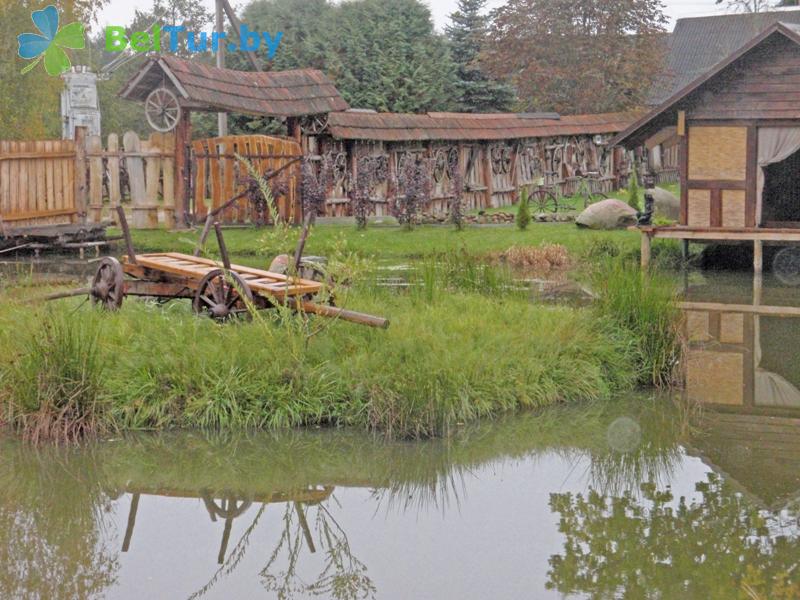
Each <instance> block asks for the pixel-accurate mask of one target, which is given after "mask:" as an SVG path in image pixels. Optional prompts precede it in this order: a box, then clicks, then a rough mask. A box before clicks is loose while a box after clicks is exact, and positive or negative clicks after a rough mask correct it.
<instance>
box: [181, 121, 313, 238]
mask: <svg viewBox="0 0 800 600" xmlns="http://www.w3.org/2000/svg"><path fill="white" fill-rule="evenodd" d="M238 157H241V158H244V159H247V161H248V162H249V163H250V164H251V165H252V166H253V167H254V169H255V170H256V172H258V173H259V174H261V175H264V174H269V173H270V172H273V173H274V172H276V171H278V170H279V169H280V175H279V176H278V177H276V178H275V179H274V180H271V181H270V184H271V185H270V188H271V189H272V191H273V194H274V195H275V204H276V208H277V211H278V214H279V216H280V218H281V219H283V220H286V221H289V222H291V223H300V222H302V219H303V209H302V203H301V201H300V194H299V193H298V187H299V183H300V172H301V166H300V161H299V159H300V158H302V152H301V149H300V144H298V143H297V142H295V141H294V140H291V139H288V138H279V137H270V136H266V135H230V136H225V137H215V138H207V139H203V140H195V141H194V142H192V192H191V198H192V209H191V210H192V212H193V214H194V218H195V221H196V222H199V221H202V220H203V219H205V217H206V214H207V213H208V211H210V210H214V209H215V208H219V207H220V206H222V205H224V204H225V203H226V202H228V200H230V199H231V198H233V197H234V196H236V195H237V194H239V193H240V192H241V191H242V190H244V189H245V187H246V183H247V180H248V179H249V178H250V173H249V172H248V169H247V167H246V165H245V164H243V162H242V161H241V160H239V158H238ZM220 217H221V218H220V221H221V222H222V223H228V224H234V223H237V224H238V223H249V222H254V221H256V220H257V219H258V218H259V217H260V215H258V214H256V212H255V211H254V207H253V206H251V205H250V203H249V202H247V201H246V200H243V201H241V202H238V203H237V204H236V205H235V206H232V207H231V208H229V209H226V210H224V211H223V212H222V213H221V215H220ZM263 218H265V219H266V221H267V222H269V221H270V215H269V211H267V212H266V214H264V215H263Z"/></svg>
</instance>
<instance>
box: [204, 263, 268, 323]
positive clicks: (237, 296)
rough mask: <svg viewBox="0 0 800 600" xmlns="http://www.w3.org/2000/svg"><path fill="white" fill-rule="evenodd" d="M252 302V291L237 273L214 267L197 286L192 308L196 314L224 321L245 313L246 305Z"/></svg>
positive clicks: (247, 309)
mask: <svg viewBox="0 0 800 600" xmlns="http://www.w3.org/2000/svg"><path fill="white" fill-rule="evenodd" d="M252 302H253V292H252V291H250V286H249V285H247V282H246V281H245V280H244V279H242V278H241V276H240V275H239V274H238V273H235V272H234V271H229V272H228V273H225V271H223V270H222V269H214V270H213V271H209V272H208V273H207V274H206V276H205V277H203V279H202V280H201V281H200V285H198V286H197V291H196V292H195V294H194V300H193V301H192V308H193V309H194V312H196V313H197V314H198V315H206V316H209V317H211V318H212V319H214V320H215V321H225V320H227V319H230V318H231V317H236V316H240V315H245V314H247V313H248V312H249V308H248V306H247V305H248V304H249V303H252Z"/></svg>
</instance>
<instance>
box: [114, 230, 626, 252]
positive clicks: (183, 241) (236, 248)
mask: <svg viewBox="0 0 800 600" xmlns="http://www.w3.org/2000/svg"><path fill="white" fill-rule="evenodd" d="M267 231H268V230H265V229H257V228H249V227H248V228H231V229H226V230H225V243H226V245H227V247H228V250H229V252H230V253H231V255H232V256H234V257H236V256H243V257H248V256H249V257H252V256H264V257H265V260H267V259H268V258H272V257H273V256H275V255H276V254H278V253H280V252H284V251H285V249H283V248H280V247H279V246H278V245H276V244H275V243H274V242H272V239H271V237H270V236H269V235H268V233H267ZM112 234H113V232H112ZM199 235H200V232H199V230H184V231H168V230H165V229H157V230H136V231H134V232H133V242H134V246H135V249H136V251H137V252H139V253H144V252H162V251H173V252H184V253H191V251H192V250H193V249H194V244H195V243H196V240H197V239H198V237H199ZM343 242H344V243H345V244H346V247H347V250H348V251H350V252H354V253H356V254H358V255H360V256H363V257H375V258H380V259H410V258H421V257H424V256H429V255H433V254H440V253H445V252H452V251H456V250H462V249H466V250H468V251H469V252H471V253H473V254H488V253H492V252H503V251H505V250H507V249H508V248H510V247H511V246H515V245H517V246H538V245H540V244H542V243H558V244H562V245H563V246H565V247H566V248H567V250H569V251H570V253H572V254H574V255H576V256H578V255H581V254H583V253H584V252H585V251H587V250H588V249H589V248H590V247H592V246H594V245H596V244H598V243H609V242H613V243H614V244H617V245H618V246H620V247H621V248H623V249H624V250H625V251H630V252H634V251H636V250H637V249H638V248H639V242H640V239H639V234H638V233H637V232H635V231H627V230H623V231H591V230H587V229H580V228H578V227H576V226H575V225H574V224H572V223H536V224H533V225H531V227H529V228H528V230H526V231H520V230H519V229H517V228H516V227H514V226H513V225H509V226H497V227H493V226H470V227H465V228H464V230H462V231H456V230H455V229H453V228H451V227H444V226H436V225H422V226H419V227H416V228H415V229H414V230H413V231H406V230H404V229H402V228H400V227H397V226H385V225H384V226H380V225H371V226H370V227H368V228H367V229H366V230H365V231H357V230H356V228H355V226H347V225H318V226H316V227H314V228H313V230H312V233H311V236H310V237H309V239H308V243H307V244H306V254H314V255H323V256H326V255H330V254H332V253H334V252H335V251H336V250H337V249H338V248H339V247H340V246H341V245H342V244H343ZM208 247H209V248H210V249H214V250H215V249H216V241H215V240H214V239H213V236H212V239H211V240H210V241H209V242H208Z"/></svg>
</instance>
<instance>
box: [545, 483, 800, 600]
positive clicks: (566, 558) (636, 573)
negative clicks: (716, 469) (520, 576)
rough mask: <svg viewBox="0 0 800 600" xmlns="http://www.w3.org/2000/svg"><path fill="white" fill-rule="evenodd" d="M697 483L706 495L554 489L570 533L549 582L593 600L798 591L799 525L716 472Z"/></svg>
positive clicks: (707, 598)
mask: <svg viewBox="0 0 800 600" xmlns="http://www.w3.org/2000/svg"><path fill="white" fill-rule="evenodd" d="M707 477H708V479H707V481H704V482H700V483H698V484H696V490H697V492H698V493H700V494H701V496H702V500H700V501H694V502H690V501H687V500H686V499H685V498H680V499H678V500H677V503H676V501H675V498H674V496H673V494H672V492H671V491H670V490H669V489H668V488H662V489H659V487H658V486H656V485H654V484H644V485H641V487H640V492H641V495H640V496H639V497H636V496H634V494H633V493H631V492H629V491H627V492H624V493H622V494H621V495H616V496H615V495H604V494H602V493H599V492H597V491H595V490H593V489H591V490H590V491H589V492H588V493H587V494H585V495H584V494H570V493H565V494H552V495H551V496H550V508H551V510H552V511H553V512H554V513H558V514H559V515H560V521H559V531H560V532H561V533H562V534H563V535H564V536H565V538H566V541H565V543H564V549H563V552H562V553H561V554H558V555H555V556H552V557H551V559H550V566H551V570H550V572H549V574H548V575H549V581H548V588H549V589H556V590H558V591H559V592H561V593H562V594H587V595H588V596H589V597H590V598H644V599H649V598H687V599H692V598H698V599H703V600H717V599H719V600H723V599H724V600H729V599H732V598H743V599H746V598H754V599H759V598H769V599H770V600H789V599H790V598H791V599H796V598H798V597H800V564H799V559H798V557H800V531H798V528H797V525H796V519H797V515H796V514H795V515H793V518H794V519H795V522H794V523H795V524H793V525H791V526H788V527H787V526H786V523H784V522H783V519H782V517H786V516H787V515H785V514H784V515H774V514H770V513H768V512H766V511H760V510H759V509H758V508H755V507H753V506H751V505H750V504H749V503H748V502H747V501H746V500H745V499H744V498H743V497H742V496H741V495H740V494H736V493H734V492H733V491H732V490H731V489H730V487H729V486H727V485H726V484H724V483H723V482H722V480H721V479H720V478H719V476H718V475H716V474H713V473H710V474H708V476H707Z"/></svg>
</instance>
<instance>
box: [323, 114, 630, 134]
mask: <svg viewBox="0 0 800 600" xmlns="http://www.w3.org/2000/svg"><path fill="white" fill-rule="evenodd" d="M637 116H638V115H637V113H605V114H597V115H574V116H563V117H559V116H558V115H554V114H536V113H530V114H525V113H520V114H513V113H510V114H508V113H506V114H504V113H495V114H472V113H427V114H401V113H375V112H364V111H347V112H335V113H331V114H330V115H329V117H328V127H329V129H330V132H331V135H333V137H336V138H339V139H351V140H352V139H355V140H382V141H426V140H504V139H514V138H534V137H550V136H561V135H581V134H588V135H594V134H599V133H617V132H619V131H621V130H623V129H624V128H625V127H627V126H628V125H630V123H632V122H633V121H634V120H635V118H636V117H637Z"/></svg>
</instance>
